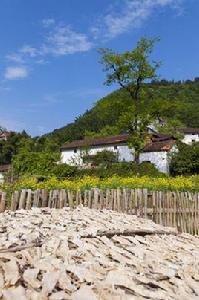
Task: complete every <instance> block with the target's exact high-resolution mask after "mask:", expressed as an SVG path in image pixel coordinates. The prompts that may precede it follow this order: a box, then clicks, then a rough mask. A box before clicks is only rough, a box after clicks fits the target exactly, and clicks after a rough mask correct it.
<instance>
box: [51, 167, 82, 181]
mask: <svg viewBox="0 0 199 300" xmlns="http://www.w3.org/2000/svg"><path fill="white" fill-rule="evenodd" d="M52 173H53V175H54V176H56V177H57V178H72V177H75V176H76V174H77V167H75V166H69V165H67V164H58V165H55V166H54V167H53V169H52Z"/></svg>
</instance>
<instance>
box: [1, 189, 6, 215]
mask: <svg viewBox="0 0 199 300" xmlns="http://www.w3.org/2000/svg"><path fill="white" fill-rule="evenodd" d="M5 209H6V193H5V192H2V193H1V200H0V213H3V212H4V211H5Z"/></svg>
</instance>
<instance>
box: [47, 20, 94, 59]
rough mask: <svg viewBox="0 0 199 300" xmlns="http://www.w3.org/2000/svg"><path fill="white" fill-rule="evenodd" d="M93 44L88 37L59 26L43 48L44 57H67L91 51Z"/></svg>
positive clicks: (67, 27) (52, 32)
mask: <svg viewBox="0 0 199 300" xmlns="http://www.w3.org/2000/svg"><path fill="white" fill-rule="evenodd" d="M91 47H92V43H91V42H90V41H89V39H88V37H87V35H85V34H82V33H78V32H75V31H73V30H72V29H71V28H70V27H69V26H64V25H58V26H56V27H55V28H54V29H53V31H51V32H50V34H49V35H48V37H47V41H46V42H45V43H44V45H43V46H42V50H41V52H42V53H43V55H50V54H51V55H57V56H62V55H67V54H74V53H77V52H85V51H88V50H90V49H91Z"/></svg>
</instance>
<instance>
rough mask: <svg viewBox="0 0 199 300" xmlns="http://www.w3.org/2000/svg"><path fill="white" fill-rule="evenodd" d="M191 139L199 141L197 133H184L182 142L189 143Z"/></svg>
mask: <svg viewBox="0 0 199 300" xmlns="http://www.w3.org/2000/svg"><path fill="white" fill-rule="evenodd" d="M193 140H194V141H195V142H199V134H185V135H184V138H183V139H182V142H183V143H185V144H188V145H191V144H192V143H193V142H192V141H193Z"/></svg>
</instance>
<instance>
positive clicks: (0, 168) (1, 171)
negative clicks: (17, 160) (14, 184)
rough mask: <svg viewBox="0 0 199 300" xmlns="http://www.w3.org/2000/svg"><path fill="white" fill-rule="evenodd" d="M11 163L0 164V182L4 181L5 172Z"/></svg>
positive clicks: (8, 169)
mask: <svg viewBox="0 0 199 300" xmlns="http://www.w3.org/2000/svg"><path fill="white" fill-rule="evenodd" d="M10 169H11V165H9V164H7V165H0V183H2V182H4V177H5V174H6V173H7V172H8V171H10Z"/></svg>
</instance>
